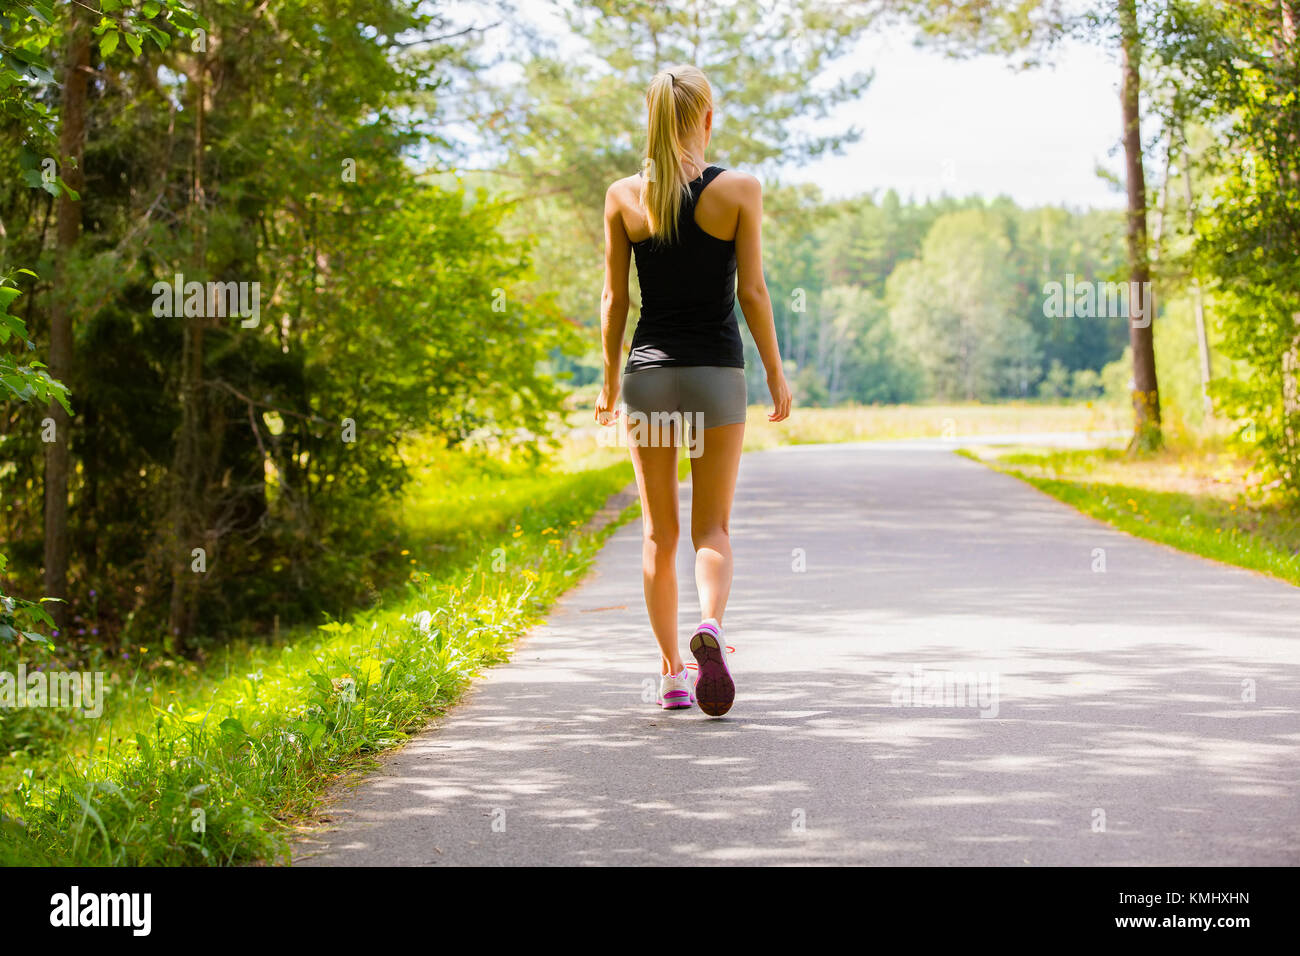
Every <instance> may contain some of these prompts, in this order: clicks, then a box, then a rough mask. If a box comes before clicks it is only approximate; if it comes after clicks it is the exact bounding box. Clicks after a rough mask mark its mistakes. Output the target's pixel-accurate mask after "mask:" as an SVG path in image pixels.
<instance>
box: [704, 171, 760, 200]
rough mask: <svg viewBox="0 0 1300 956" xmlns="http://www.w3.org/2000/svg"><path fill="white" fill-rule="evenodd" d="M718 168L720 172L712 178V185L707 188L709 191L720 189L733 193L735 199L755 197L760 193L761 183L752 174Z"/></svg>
mask: <svg viewBox="0 0 1300 956" xmlns="http://www.w3.org/2000/svg"><path fill="white" fill-rule="evenodd" d="M719 168H721V169H722V171H721V172H720V173H718V174H717V175H716V176H714V177H713V183H712V184H711V185H710V186H709V188H710V189H715V188H721V189H723V190H725V191H727V192H729V193H734V194H735V195H736V196H737V198H741V197H745V196H751V195H757V194H758V193H760V192H762V190H763V185H762V183H760V182H759V180H758V177H757V176H755V175H753V174H752V173H747V172H744V171H742V170H739V169H725V168H722V167H719Z"/></svg>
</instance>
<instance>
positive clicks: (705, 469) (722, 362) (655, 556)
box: [596, 66, 790, 717]
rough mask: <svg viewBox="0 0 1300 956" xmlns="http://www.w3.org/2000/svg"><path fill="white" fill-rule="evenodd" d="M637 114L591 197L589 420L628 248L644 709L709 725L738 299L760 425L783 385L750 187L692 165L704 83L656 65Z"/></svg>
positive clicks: (704, 104) (700, 132)
mask: <svg viewBox="0 0 1300 956" xmlns="http://www.w3.org/2000/svg"><path fill="white" fill-rule="evenodd" d="M646 106H647V107H648V109H649V124H648V126H649V130H648V134H649V135H648V145H647V148H646V159H645V162H644V165H643V168H642V171H641V172H640V173H638V174H637V175H635V176H628V177H627V178H625V179H620V180H619V181H618V182H616V183H614V184H613V185H612V186H610V187H609V190H608V192H606V194H605V289H604V292H603V293H602V295H601V344H602V347H603V349H604V355H605V385H604V388H603V389H602V390H601V393H600V398H599V399H598V401H597V403H596V420H597V421H598V422H600V423H601V424H610V423H612V421H613V419H614V418H616V417H617V412H616V411H615V406H616V405H617V403H618V400H619V392H620V382H619V365H620V359H621V358H622V352H623V331H624V329H625V327H626V325H627V310H628V271H629V262H630V259H631V257H632V255H633V253H635V255H636V265H637V277H638V280H639V282H640V285H641V319H640V321H639V322H638V323H637V328H636V334H635V335H634V336H633V338H632V349H631V352H630V354H629V356H628V359H627V365H626V367H625V368H623V370H622V373H623V380H622V385H621V391H622V394H623V404H624V406H625V408H626V410H627V415H626V425H627V429H628V446H629V448H630V449H631V453H632V465H633V468H634V470H635V471H636V483H637V489H638V490H639V491H640V494H641V514H642V521H643V524H644V529H645V536H644V541H643V545H642V577H643V583H644V587H645V601H646V609H647V611H648V612H649V615H650V627H651V628H652V629H653V630H654V635H655V640H657V641H658V642H659V651H660V655H661V660H660V675H661V676H660V681H659V703H660V706H662V707H664V708H666V709H677V708H686V707H690V706H691V704H693V703H695V702H696V700H697V698H698V702H699V705H700V709H701V710H703V711H704V712H705V713H706V714H709V715H710V716H714V717H719V716H721V715H722V714H725V713H726V712H727V711H728V710H729V709H730V708H731V704H732V701H733V700H735V696H736V688H735V684H734V683H733V682H732V679H731V674H730V672H729V671H728V669H727V662H726V645H725V643H724V642H723V639H722V617H723V613H724V612H725V611H726V607H727V595H728V593H729V592H730V590H731V571H732V561H731V542H730V540H729V538H728V530H727V528H728V522H729V520H730V516H731V501H732V496H733V493H734V491H735V487H736V472H737V470H738V468H739V465H740V447H741V443H742V441H743V440H744V436H745V406H746V395H745V372H744V367H745V358H744V351H743V348H742V346H741V341H740V331H739V329H738V328H737V326H736V314H735V302H736V299H737V298H739V300H740V307H741V309H742V310H743V311H744V313H745V321H746V323H747V324H748V325H749V330H750V332H751V333H752V334H753V337H754V343H755V344H756V345H757V346H758V353H759V355H760V357H761V358H762V360H763V367H764V368H765V369H766V370H767V385H768V389H769V390H770V391H771V393H772V402H773V404H774V406H775V407H774V409H773V411H772V413H771V414H770V415H768V420H769V421H773V422H779V421H782V420H784V419H785V418H786V417H787V416H788V415H789V414H790V388H789V386H788V385H787V384H786V380H785V373H784V372H783V370H782V368H781V356H780V353H779V351H778V349H777V342H776V329H775V327H774V325H773V322H772V303H771V300H770V299H769V298H768V294H767V284H766V283H765V282H764V281H763V257H762V243H761V225H762V220H763V197H762V190H761V188H760V186H759V183H758V180H757V179H755V178H754V177H753V176H749V175H747V174H745V173H740V172H735V171H731V170H724V169H722V168H721V167H719V166H711V165H709V164H708V163H706V162H705V159H704V151H705V149H706V148H707V147H708V145H709V138H710V136H711V135H712V132H713V96H712V92H711V90H710V88H709V81H708V79H707V78H706V77H705V76H704V74H703V73H702V72H700V71H699V70H698V69H696V68H695V67H693V66H673V67H669V68H668V69H666V70H663V71H661V72H659V73H657V74H656V75H655V77H654V79H653V80H651V81H650V89H649V90H648V91H647V93H646ZM665 419H667V421H666V422H665ZM687 424H689V425H690V428H691V443H692V448H691V486H692V489H693V490H692V504H691V541H692V543H693V544H694V546H695V586H696V589H697V590H698V592H699V598H700V611H701V618H702V620H701V622H700V625H699V626H698V627H697V628H696V629H695V631H694V633H693V634H692V635H691V639H690V648H691V653H692V654H694V655H695V659H696V661H697V664H698V670H699V674H698V678H697V680H696V682H695V684H694V687H692V685H691V682H690V680H689V679H688V677H687V671H686V666H685V664H683V663H682V657H681V653H680V649H679V648H678V644H677V572H676V553H677V458H678V445H679V444H680V443H681V441H682V440H683V438H684V437H685V436H684V429H685V426H686V425H687ZM647 425H649V427H647Z"/></svg>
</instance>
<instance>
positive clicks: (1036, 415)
mask: <svg viewBox="0 0 1300 956" xmlns="http://www.w3.org/2000/svg"><path fill="white" fill-rule="evenodd" d="M594 401H595V395H594V392H590V391H589V390H588V391H585V392H581V393H578V394H575V397H574V400H573V402H572V408H571V410H570V411H569V413H568V414H567V416H566V423H567V425H568V432H567V434H566V435H565V438H564V442H563V453H564V455H565V456H566V458H567V459H570V460H573V461H579V462H586V463H605V462H608V461H612V460H614V459H615V458H616V457H622V458H626V457H627V451H626V450H625V449H622V448H611V447H608V443H609V442H610V436H611V434H612V433H611V432H608V431H607V432H606V433H605V434H604V435H603V436H602V430H601V429H600V427H599V426H597V425H596V424H595V423H594V422H593V421H592V407H593V405H592V403H593V402H594ZM769 411H771V408H770V406H767V405H751V406H750V407H749V417H748V419H747V422H746V425H747V427H746V429H745V450H746V451H760V450H762V449H765V448H775V447H776V446H778V445H807V444H815V443H825V442H852V441H892V440H899V439H907V438H951V439H953V440H955V441H960V440H961V439H962V438H964V437H969V436H972V435H1015V434H1025V433H1034V432H1040V433H1041V432H1108V431H1116V430H1120V431H1122V430H1124V429H1126V428H1128V427H1129V424H1130V421H1129V418H1130V417H1131V412H1129V410H1128V409H1127V408H1121V407H1119V406H1115V405H1107V404H1104V403H1094V402H1078V403H1074V404H1068V405H1053V404H1047V403H1044V402H1003V403H999V404H996V405H982V404H979V403H975V402H970V403H964V404H953V405H857V406H847V407H844V408H800V407H799V406H797V405H796V406H795V408H794V410H793V411H792V412H791V413H790V417H789V418H788V419H786V420H785V421H784V422H778V423H776V424H773V423H772V422H769V421H768V420H767V415H768V412H769ZM602 438H603V441H604V442H605V443H606V444H602Z"/></svg>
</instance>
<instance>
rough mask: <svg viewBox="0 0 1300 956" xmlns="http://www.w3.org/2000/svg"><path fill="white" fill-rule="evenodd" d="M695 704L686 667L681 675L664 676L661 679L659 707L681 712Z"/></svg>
mask: <svg viewBox="0 0 1300 956" xmlns="http://www.w3.org/2000/svg"><path fill="white" fill-rule="evenodd" d="M693 703H695V694H694V693H693V692H692V690H691V678H690V676H689V675H688V674H687V672H686V668H685V667H683V668H682V672H681V673H680V674H664V675H662V676H661V677H660V678H659V706H660V707H662V708H663V709H664V710H681V709H682V708H684V707H690V706H691V705H692V704H693Z"/></svg>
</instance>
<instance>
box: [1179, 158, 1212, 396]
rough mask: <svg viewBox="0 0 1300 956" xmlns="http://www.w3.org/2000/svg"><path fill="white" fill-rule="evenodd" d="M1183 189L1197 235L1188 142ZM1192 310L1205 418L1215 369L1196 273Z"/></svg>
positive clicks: (1192, 231) (1189, 224) (1190, 226)
mask: <svg viewBox="0 0 1300 956" xmlns="http://www.w3.org/2000/svg"><path fill="white" fill-rule="evenodd" d="M1182 166H1183V191H1184V193H1185V194H1186V197H1187V234H1188V235H1189V236H1192V237H1193V241H1194V237H1195V236H1196V199H1195V196H1194V194H1193V192H1192V157H1191V152H1190V151H1189V150H1188V149H1187V146H1186V144H1184V146H1183V163H1182ZM1191 286H1192V310H1193V314H1194V316H1195V319H1196V349H1197V352H1198V353H1199V355H1200V359H1201V401H1202V402H1203V403H1204V408H1205V420H1206V421H1209V420H1210V419H1211V418H1213V417H1214V401H1213V400H1212V399H1211V398H1210V379H1211V378H1212V377H1213V374H1214V373H1213V370H1212V369H1211V367H1210V338H1209V336H1208V335H1207V334H1206V331H1205V299H1204V297H1203V296H1202V295H1201V283H1200V282H1199V281H1198V280H1197V278H1196V275H1195V273H1193V275H1192V277H1191Z"/></svg>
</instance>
